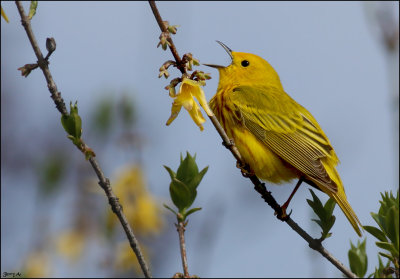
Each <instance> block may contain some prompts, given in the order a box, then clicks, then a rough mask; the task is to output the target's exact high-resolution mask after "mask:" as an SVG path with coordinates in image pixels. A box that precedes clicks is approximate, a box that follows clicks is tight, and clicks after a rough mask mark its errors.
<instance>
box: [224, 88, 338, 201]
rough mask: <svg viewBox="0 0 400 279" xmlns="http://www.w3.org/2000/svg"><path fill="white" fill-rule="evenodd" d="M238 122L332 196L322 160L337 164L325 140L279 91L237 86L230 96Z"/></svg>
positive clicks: (332, 185)
mask: <svg viewBox="0 0 400 279" xmlns="http://www.w3.org/2000/svg"><path fill="white" fill-rule="evenodd" d="M230 99H231V101H232V102H233V104H234V106H235V109H236V113H235V115H236V116H238V120H239V121H240V122H241V123H242V124H243V125H244V126H245V127H246V128H247V129H248V130H249V131H251V132H252V133H253V134H254V135H255V136H256V137H257V138H258V139H259V140H261V141H262V142H264V143H265V144H266V145H267V146H268V147H269V148H270V149H271V150H272V151H273V152H274V153H276V154H277V155H278V156H279V157H281V158H282V159H283V160H285V161H286V162H288V163H289V164H290V165H292V166H293V167H295V168H296V169H298V170H299V171H301V172H302V173H304V174H305V175H307V176H308V177H309V178H310V179H311V180H313V181H316V182H318V184H320V185H323V186H325V187H326V188H327V189H329V190H330V191H332V192H333V193H336V192H337V185H336V184H335V182H334V181H333V180H332V179H331V178H330V177H329V175H328V173H327V171H326V170H325V167H324V165H323V163H322V161H321V160H322V159H324V158H326V159H332V160H334V162H335V163H336V162H337V157H336V155H335V154H334V151H333V148H332V147H331V145H330V143H329V140H328V138H327V137H326V136H325V134H324V133H323V131H322V129H321V128H320V127H319V125H318V123H317V122H316V120H315V119H314V118H313V117H312V115H311V114H310V113H309V112H308V111H307V110H306V109H305V108H303V107H302V106H300V105H299V104H298V103H296V102H295V101H294V100H293V99H292V98H291V97H290V96H289V95H287V94H286V93H285V92H283V91H282V90H281V89H278V88H274V87H266V86H259V87H257V86H239V87H236V88H235V89H233V92H232V94H230Z"/></svg>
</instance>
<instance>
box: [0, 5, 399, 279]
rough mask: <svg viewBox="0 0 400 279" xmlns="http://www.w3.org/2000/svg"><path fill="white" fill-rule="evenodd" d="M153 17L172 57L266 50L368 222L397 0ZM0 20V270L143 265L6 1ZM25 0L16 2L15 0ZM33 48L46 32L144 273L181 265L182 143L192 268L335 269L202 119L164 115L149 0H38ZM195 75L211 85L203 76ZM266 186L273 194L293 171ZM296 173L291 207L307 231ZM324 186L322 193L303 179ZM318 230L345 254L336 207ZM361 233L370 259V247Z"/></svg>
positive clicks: (387, 157)
mask: <svg viewBox="0 0 400 279" xmlns="http://www.w3.org/2000/svg"><path fill="white" fill-rule="evenodd" d="M157 5H158V8H159V11H160V13H161V16H162V17H163V19H164V20H168V21H169V22H170V24H171V25H180V27H179V28H178V32H177V34H176V35H174V36H173V40H174V42H175V44H176V46H177V49H178V51H179V54H180V55H181V56H182V55H183V54H184V53H187V52H191V53H192V54H193V56H194V57H195V58H197V59H199V60H200V62H201V63H212V64H220V65H228V64H229V63H230V58H229V56H228V55H227V54H226V53H225V51H224V50H223V49H222V48H221V47H220V46H219V45H218V44H217V43H216V42H215V40H220V41H222V42H224V43H225V44H226V45H227V46H229V47H230V48H231V49H233V50H234V51H241V52H250V53H254V54H257V55H259V56H261V57H263V58H265V59H266V60H268V61H269V62H270V64H271V65H272V66H273V67H274V68H275V69H276V71H277V72H278V73H279V75H280V77H281V81H282V84H283V86H284V88H285V90H286V92H288V93H289V94H290V95H291V96H292V97H293V98H294V99H295V100H296V101H298V102H299V103H300V104H302V105H303V106H304V107H306V108H307V109H308V110H309V111H310V112H311V113H312V114H313V115H314V116H315V118H316V119H317V120H318V122H319V123H320V125H321V127H322V128H323V129H324V131H325V133H326V134H327V136H328V137H329V139H330V141H331V143H332V145H333V146H334V148H335V150H336V153H337V154H338V157H339V158H340V160H341V164H340V165H339V166H338V171H339V173H340V175H341V177H342V180H343V183H344V185H345V189H346V193H347V196H348V200H349V202H350V204H351V205H352V207H353V209H354V210H355V212H356V213H357V215H358V217H359V219H360V220H361V222H362V223H363V224H364V225H365V224H368V225H374V222H373V220H372V218H371V216H370V212H376V211H377V210H378V209H379V202H378V200H379V198H380V194H379V193H380V192H383V191H390V190H392V191H394V192H395V191H397V189H398V187H399V184H398V178H399V172H398V144H399V143H398V117H399V115H398V113H399V112H398V105H399V100H398V92H399V87H398V86H399V85H398V74H399V73H398V69H399V68H398V67H399V66H398V61H399V49H398V18H399V15H398V10H399V5H398V2H379V3H378V2H367V3H361V2H247V1H246V2H160V3H157ZM1 6H2V8H3V9H4V11H5V12H6V14H7V16H8V18H9V20H10V23H8V24H7V23H6V22H5V21H4V19H1V273H2V274H3V272H25V274H26V275H27V276H32V277H49V276H51V277H80V276H82V277H109V276H121V277H127V276H141V273H140V270H139V269H138V266H137V265H135V264H133V263H134V262H135V259H134V256H133V254H132V252H131V251H130V249H129V246H128V245H127V240H126V237H125V235H124V233H123V231H122V228H121V225H120V224H119V223H117V222H116V218H115V216H114V215H113V214H112V213H111V210H110V207H109V205H108V203H107V199H106V197H105V195H104V193H103V191H102V190H101V189H100V187H99V186H98V185H97V179H96V176H95V173H94V172H93V170H92V169H91V168H90V164H89V163H88V162H86V161H85V159H84V156H83V155H82V154H81V153H80V152H79V151H78V150H77V148H76V147H75V146H74V145H73V144H72V143H71V142H70V140H69V139H67V135H66V133H65V131H64V129H63V128H62V126H61V123H60V114H59V112H58V111H57V110H56V109H55V106H54V103H53V101H52V99H51V98H50V96H49V92H48V90H47V86H46V82H45V79H44V76H43V74H42V72H41V71H39V70H35V71H33V72H32V73H31V74H30V75H29V77H28V78H24V77H23V76H21V74H20V72H19V71H18V70H17V68H19V67H21V66H23V65H24V64H27V63H34V62H36V59H35V56H34V53H33V50H32V47H31V45H30V43H29V41H28V38H27V36H26V33H25V31H24V29H23V27H22V26H21V24H20V17H19V14H18V12H17V9H16V6H15V3H13V2H2V3H1ZM24 7H25V10H26V12H28V9H29V2H24ZM32 27H33V31H34V33H35V35H36V38H37V40H38V43H39V45H40V47H41V49H42V52H43V53H44V54H46V53H47V52H46V50H45V41H46V38H47V37H54V38H55V40H56V42H57V50H56V51H55V53H53V55H52V56H51V58H50V70H51V72H52V75H53V78H54V80H55V82H56V84H57V86H58V90H59V91H60V92H61V94H62V96H63V98H64V100H65V102H66V104H67V105H69V102H75V101H78V107H79V114H80V115H81V117H82V121H83V136H82V137H83V139H84V140H85V142H86V143H87V144H88V145H89V146H90V147H91V148H92V149H93V150H94V151H95V152H96V154H97V157H96V158H97V160H98V162H99V163H100V165H101V166H102V168H103V170H104V172H105V175H106V176H107V177H109V178H110V180H111V183H112V187H113V188H114V190H115V192H116V195H117V196H118V197H119V198H120V200H121V202H122V204H123V207H124V211H125V213H126V215H127V216H128V218H129V220H130V222H131V225H132V227H133V229H134V231H135V233H136V234H137V236H138V238H139V241H140V243H141V245H142V248H143V250H144V252H145V255H146V257H147V259H148V260H149V262H150V266H151V270H152V273H153V275H154V276H156V277H170V276H172V275H173V274H174V273H176V272H182V267H181V259H180V254H179V243H178V234H177V232H176V229H175V226H174V223H175V219H174V217H173V215H172V214H171V213H170V212H168V211H167V210H166V209H165V208H163V207H162V204H163V203H166V204H168V205H170V206H171V205H172V202H171V201H170V198H169V181H170V177H169V175H168V173H167V172H166V171H165V169H164V168H163V165H167V166H170V167H171V168H172V169H175V170H176V168H177V167H178V165H179V157H180V153H183V154H185V153H186V151H189V152H190V153H191V154H194V153H196V154H197V157H196V158H197V163H198V166H199V168H200V169H202V168H204V167H205V166H207V165H208V166H209V170H208V172H207V174H206V175H205V177H204V179H203V181H202V183H201V184H200V186H199V188H198V195H197V199H196V201H195V203H194V205H193V206H195V207H202V208H203V210H201V211H200V212H197V213H195V214H193V215H192V216H190V217H189V219H190V221H189V224H188V227H187V230H186V246H187V256H188V264H189V272H190V274H196V275H198V276H200V277H211V276H212V277H340V276H341V274H340V272H339V271H338V270H337V269H336V268H335V267H333V266H332V265H331V264H330V263H329V262H328V261H326V260H325V259H324V258H322V257H321V256H320V255H319V254H317V253H316V252H314V251H312V250H311V249H310V248H309V247H308V245H307V243H306V242H305V241H304V240H303V239H301V238H300V236H299V235H297V234H296V233H295V232H293V231H292V230H291V229H290V228H289V227H288V226H287V225H286V224H284V223H282V222H280V221H278V220H277V219H276V218H275V216H274V215H273V212H272V210H271V208H270V207H269V206H267V204H265V203H264V201H263V200H262V199H261V198H260V196H259V194H258V193H256V192H255V191H254V189H253V186H252V184H251V182H250V181H249V180H248V179H245V178H243V177H242V176H241V174H240V171H239V170H238V169H237V168H236V162H235V160H234V158H233V156H232V155H231V154H230V152H228V151H227V150H226V149H225V148H224V147H223V146H222V145H221V141H222V140H221V139H220V137H219V135H218V134H217V132H216V131H215V129H214V127H213V126H212V124H211V123H210V121H209V120H208V119H207V121H206V123H205V124H204V125H203V126H204V128H205V130H204V131H203V132H200V131H199V128H198V127H197V126H196V125H195V124H194V123H193V122H192V120H191V119H190V117H189V115H188V113H187V112H186V111H184V110H182V112H181V114H180V115H179V116H178V118H177V119H176V120H175V121H174V122H173V123H172V124H171V125H170V126H168V127H167V126H165V122H166V120H167V119H168V117H169V115H170V109H171V103H172V99H171V98H170V97H169V96H168V91H167V90H165V89H164V87H165V86H166V85H168V84H169V81H170V79H171V78H175V77H177V76H179V72H178V71H177V70H176V69H172V68H171V70H170V74H171V77H170V79H169V80H165V79H164V78H160V79H159V78H158V73H159V72H158V69H159V67H160V66H161V65H162V64H163V63H164V62H165V61H166V60H169V59H172V55H171V53H170V52H169V51H163V50H162V49H161V48H156V46H157V44H158V41H159V38H158V37H159V35H160V30H159V27H158V25H157V23H156V21H155V19H154V17H153V14H152V12H151V9H150V7H149V5H148V3H147V2H73V3H69V2H39V5H38V9H37V13H36V16H35V17H34V18H33V20H32ZM198 69H200V70H203V71H206V72H209V73H211V75H212V79H211V80H210V81H208V82H207V86H206V87H205V88H204V89H205V92H206V96H207V99H210V98H211V97H212V96H213V95H214V93H215V91H216V88H217V85H218V78H219V77H218V73H217V71H216V70H214V69H210V68H207V67H205V66H200V67H199V68H198ZM294 183H295V182H293V183H290V184H285V185H283V186H275V185H269V184H267V187H268V189H269V190H270V191H272V193H273V195H274V197H275V198H276V199H277V201H278V202H279V203H283V202H284V201H286V199H287V197H288V196H289V194H290V193H291V191H292V190H293V187H294V185H295V184H294ZM308 188H309V187H308V186H306V185H303V186H302V187H301V188H300V189H299V191H298V192H297V194H296V196H295V197H294V199H293V201H292V202H291V205H290V208H291V209H293V214H292V218H293V219H294V220H295V221H296V222H298V223H299V224H300V225H301V226H302V227H303V228H304V229H305V230H306V231H308V232H309V233H310V234H311V235H313V236H314V237H319V236H320V231H319V229H318V228H317V225H316V224H315V223H313V222H312V221H311V219H312V218H314V215H313V214H314V213H312V210H311V208H310V207H309V206H308V204H307V202H306V199H309V198H311V195H310V193H309V191H308ZM317 194H318V195H319V197H320V198H321V199H322V200H323V201H326V200H327V198H326V196H325V195H323V194H322V193H317ZM335 215H336V218H337V220H336V224H335V225H334V227H333V230H332V232H333V236H332V237H331V238H329V239H327V240H326V241H325V242H324V244H325V246H326V248H327V249H328V250H329V251H330V252H331V253H332V254H333V255H334V256H335V257H337V258H338V259H339V260H340V261H341V262H343V263H344V264H345V265H347V266H348V259H347V251H348V249H349V248H350V241H352V242H353V243H356V242H357V240H358V237H357V235H356V233H355V232H354V231H353V229H352V227H351V226H350V224H349V223H348V221H347V219H346V218H345V216H344V215H343V213H342V212H341V211H340V210H339V209H338V208H336V209H335ZM374 241H375V240H374V239H373V238H372V237H371V236H370V235H367V254H368V255H369V267H368V273H367V274H369V273H371V272H372V271H373V270H374V267H375V266H377V263H378V258H377V248H376V247H375V245H374Z"/></svg>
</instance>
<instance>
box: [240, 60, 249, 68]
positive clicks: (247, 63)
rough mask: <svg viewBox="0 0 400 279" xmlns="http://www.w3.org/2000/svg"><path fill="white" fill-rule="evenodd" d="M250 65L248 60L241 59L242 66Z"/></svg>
mask: <svg viewBox="0 0 400 279" xmlns="http://www.w3.org/2000/svg"><path fill="white" fill-rule="evenodd" d="M249 65H250V62H249V61H247V60H243V61H242V66H243V67H247V66H249Z"/></svg>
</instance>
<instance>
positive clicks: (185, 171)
mask: <svg viewBox="0 0 400 279" xmlns="http://www.w3.org/2000/svg"><path fill="white" fill-rule="evenodd" d="M181 156H182V155H181ZM198 173H199V169H198V167H197V164H196V161H195V157H192V156H190V154H189V152H186V157H185V159H184V160H182V157H181V164H180V165H179V168H178V170H177V172H176V177H177V178H178V179H179V180H180V181H182V182H184V183H186V184H187V185H189V183H190V180H192V179H193V177H195V176H196V175H197V174H198Z"/></svg>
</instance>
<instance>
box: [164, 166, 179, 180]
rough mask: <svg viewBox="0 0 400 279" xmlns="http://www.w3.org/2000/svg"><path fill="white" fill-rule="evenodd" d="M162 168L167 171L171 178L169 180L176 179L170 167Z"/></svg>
mask: <svg viewBox="0 0 400 279" xmlns="http://www.w3.org/2000/svg"><path fill="white" fill-rule="evenodd" d="M164 168H165V169H166V170H167V171H168V173H169V176H170V177H171V180H173V179H174V178H176V173H175V172H174V171H173V170H171V168H170V167H167V166H165V165H164Z"/></svg>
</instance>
